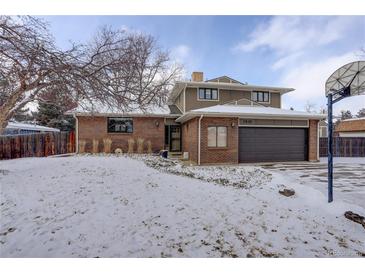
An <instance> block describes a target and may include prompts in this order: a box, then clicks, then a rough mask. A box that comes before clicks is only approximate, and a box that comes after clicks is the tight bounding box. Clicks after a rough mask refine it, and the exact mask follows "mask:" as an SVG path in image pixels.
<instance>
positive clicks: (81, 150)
mask: <svg viewBox="0 0 365 274" xmlns="http://www.w3.org/2000/svg"><path fill="white" fill-rule="evenodd" d="M85 147H86V141H85V140H80V141H79V153H85Z"/></svg>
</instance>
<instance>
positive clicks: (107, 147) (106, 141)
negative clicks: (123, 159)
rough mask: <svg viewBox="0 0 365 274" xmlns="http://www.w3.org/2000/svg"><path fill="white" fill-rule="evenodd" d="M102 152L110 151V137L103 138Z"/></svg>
mask: <svg viewBox="0 0 365 274" xmlns="http://www.w3.org/2000/svg"><path fill="white" fill-rule="evenodd" d="M103 143H104V153H110V152H111V149H112V140H111V139H110V138H104V139H103Z"/></svg>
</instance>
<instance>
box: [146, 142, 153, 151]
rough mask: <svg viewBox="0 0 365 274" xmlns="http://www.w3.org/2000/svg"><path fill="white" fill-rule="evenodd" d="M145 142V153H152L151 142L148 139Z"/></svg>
mask: <svg viewBox="0 0 365 274" xmlns="http://www.w3.org/2000/svg"><path fill="white" fill-rule="evenodd" d="M146 144H147V153H148V154H152V142H151V141H150V140H148V141H147V142H146Z"/></svg>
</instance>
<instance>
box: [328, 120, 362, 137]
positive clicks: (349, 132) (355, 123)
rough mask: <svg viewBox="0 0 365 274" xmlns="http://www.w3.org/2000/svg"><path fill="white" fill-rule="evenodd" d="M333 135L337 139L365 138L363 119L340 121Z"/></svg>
mask: <svg viewBox="0 0 365 274" xmlns="http://www.w3.org/2000/svg"><path fill="white" fill-rule="evenodd" d="M335 133H336V135H337V136H339V137H365V117H362V118H353V119H346V120H342V121H340V122H339V123H338V125H337V126H336V128H335Z"/></svg>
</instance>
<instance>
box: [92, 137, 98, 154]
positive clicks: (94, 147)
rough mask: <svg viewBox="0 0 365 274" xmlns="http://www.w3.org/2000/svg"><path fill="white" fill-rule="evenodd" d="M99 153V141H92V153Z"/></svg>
mask: <svg viewBox="0 0 365 274" xmlns="http://www.w3.org/2000/svg"><path fill="white" fill-rule="evenodd" d="M98 152H99V140H97V139H93V153H98Z"/></svg>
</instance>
